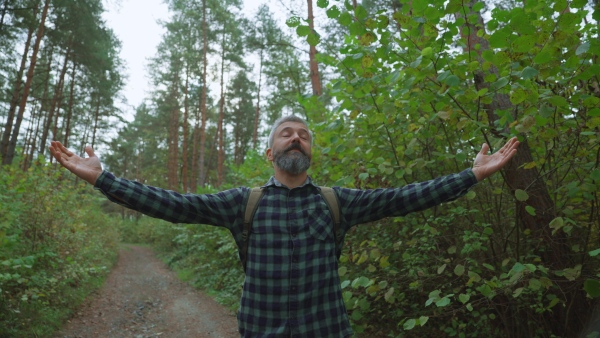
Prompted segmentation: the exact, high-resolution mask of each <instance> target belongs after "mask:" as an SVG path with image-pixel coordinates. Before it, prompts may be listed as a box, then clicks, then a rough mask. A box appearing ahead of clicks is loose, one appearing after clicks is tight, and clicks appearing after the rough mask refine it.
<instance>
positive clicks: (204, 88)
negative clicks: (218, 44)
mask: <svg viewBox="0 0 600 338" xmlns="http://www.w3.org/2000/svg"><path fill="white" fill-rule="evenodd" d="M202 40H203V47H202V69H203V70H202V95H201V98H200V109H201V112H202V124H201V125H200V150H199V160H198V172H199V176H200V186H201V187H203V186H204V184H205V180H206V166H205V164H204V153H205V148H206V120H207V116H206V115H207V114H208V112H207V109H206V91H207V90H208V88H207V84H206V68H207V66H208V59H207V54H208V36H207V33H206V0H202Z"/></svg>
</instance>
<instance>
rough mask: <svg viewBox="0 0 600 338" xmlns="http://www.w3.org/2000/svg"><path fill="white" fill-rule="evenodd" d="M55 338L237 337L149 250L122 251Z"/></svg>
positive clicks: (227, 316) (232, 323) (224, 314)
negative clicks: (97, 287)
mask: <svg viewBox="0 0 600 338" xmlns="http://www.w3.org/2000/svg"><path fill="white" fill-rule="evenodd" d="M55 337H56V338H88V337H94V338H96V337H106V338H129V337H133V338H150V337H161V338H162V337H169V338H171V337H181V338H187V337H194V338H196V337H198V338H202V337H210V338H229V337H239V334H238V333H237V321H236V318H235V315H234V314H233V313H231V312H230V311H228V310H227V309H225V308H223V307H222V306H221V305H219V304H218V303H216V302H215V301H214V300H213V299H212V298H210V297H209V296H207V295H205V294H203V293H202V292H199V291H198V290H195V289H193V288H192V287H191V286H189V285H187V284H185V283H182V282H180V281H179V280H178V279H177V277H176V276H175V274H174V273H173V272H172V271H170V270H169V269H168V268H167V267H166V266H165V264H164V263H163V262H161V261H160V260H159V259H158V258H156V256H155V255H154V253H153V252H152V250H151V249H149V248H145V247H140V246H133V245H130V246H126V247H124V248H122V249H121V251H120V254H119V260H118V262H117V264H116V265H115V267H114V269H113V271H111V272H110V274H109V276H108V278H107V280H106V283H105V285H104V286H103V287H102V288H101V289H100V290H98V292H97V293H96V294H95V296H93V297H91V299H90V300H89V301H86V302H85V303H84V305H83V306H82V307H81V308H80V310H79V311H78V312H77V313H76V315H75V317H74V318H72V319H71V320H70V321H69V323H68V324H67V325H66V326H65V327H64V328H63V330H61V331H60V332H59V333H58V334H57V335H55Z"/></svg>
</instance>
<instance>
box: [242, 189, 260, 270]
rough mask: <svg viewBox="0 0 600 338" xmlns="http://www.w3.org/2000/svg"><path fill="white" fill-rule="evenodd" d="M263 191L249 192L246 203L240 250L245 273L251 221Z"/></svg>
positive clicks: (253, 190) (254, 190)
mask: <svg viewBox="0 0 600 338" xmlns="http://www.w3.org/2000/svg"><path fill="white" fill-rule="evenodd" d="M263 192H264V191H263V189H262V188H261V187H255V188H252V190H250V195H249V196H248V201H247V202H246V211H245V213H244V229H243V230H242V248H241V250H240V260H241V261H242V267H243V268H244V272H246V259H247V257H248V240H249V238H250V229H251V228H252V219H253V218H254V214H255V213H256V209H258V202H259V201H260V199H261V197H262V195H263Z"/></svg>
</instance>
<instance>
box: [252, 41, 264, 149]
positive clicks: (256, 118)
mask: <svg viewBox="0 0 600 338" xmlns="http://www.w3.org/2000/svg"><path fill="white" fill-rule="evenodd" d="M259 63H260V66H259V68H258V90H257V91H256V114H254V134H253V136H252V145H253V148H254V150H256V148H257V147H258V123H259V122H260V84H261V80H262V67H263V49H262V48H261V50H260V60H259Z"/></svg>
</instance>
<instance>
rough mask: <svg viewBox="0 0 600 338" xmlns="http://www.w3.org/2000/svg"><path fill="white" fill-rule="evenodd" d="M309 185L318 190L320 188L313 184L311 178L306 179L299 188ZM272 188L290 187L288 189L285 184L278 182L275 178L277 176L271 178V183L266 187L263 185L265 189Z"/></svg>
mask: <svg viewBox="0 0 600 338" xmlns="http://www.w3.org/2000/svg"><path fill="white" fill-rule="evenodd" d="M307 185H312V186H313V187H316V188H318V187H317V185H315V184H314V183H313V181H312V178H310V176H307V177H306V181H304V183H302V185H301V186H299V187H298V188H302V187H304V186H307ZM272 186H275V187H280V188H288V187H287V186H286V185H285V184H283V183H281V182H279V181H278V180H277V179H276V178H275V176H271V178H270V179H269V181H268V182H267V183H266V184H265V185H263V187H265V188H266V187H272ZM288 189H289V188H288Z"/></svg>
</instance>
